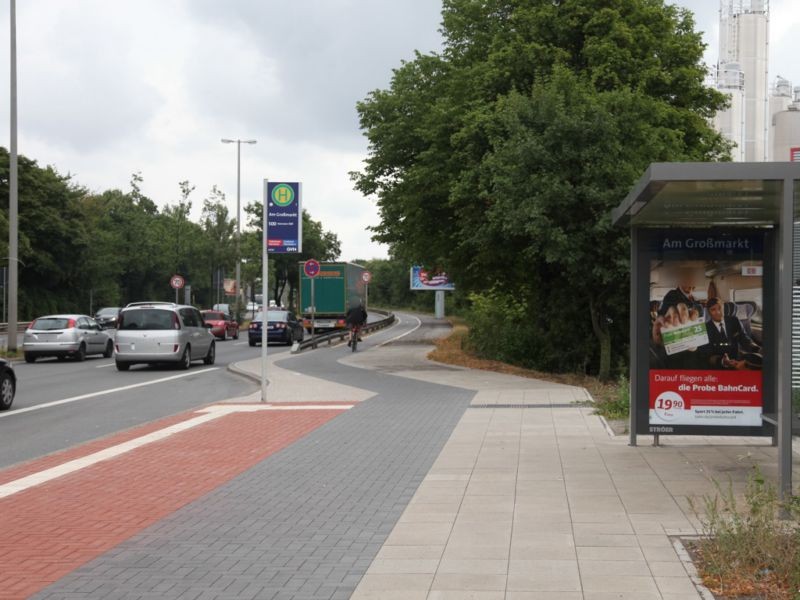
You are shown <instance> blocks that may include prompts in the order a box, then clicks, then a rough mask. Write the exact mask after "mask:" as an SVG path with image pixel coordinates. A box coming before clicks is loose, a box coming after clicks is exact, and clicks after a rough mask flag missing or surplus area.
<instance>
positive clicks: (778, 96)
mask: <svg viewBox="0 0 800 600" xmlns="http://www.w3.org/2000/svg"><path fill="white" fill-rule="evenodd" d="M792 100H793V97H792V82H791V81H789V80H788V79H784V78H783V77H781V76H780V75H779V76H778V77H777V79H776V80H775V84H774V85H773V86H772V91H771V92H770V95H769V138H768V139H769V144H768V145H769V155H768V157H767V159H768V160H770V161H774V160H786V159H785V158H780V159H779V158H776V156H775V152H774V149H775V143H774V141H775V135H776V129H775V127H776V125H775V121H776V120H775V115H777V114H778V113H781V112H783V111H786V110H789V106H790V105H791V104H792Z"/></svg>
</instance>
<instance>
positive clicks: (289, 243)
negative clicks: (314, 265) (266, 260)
mask: <svg viewBox="0 0 800 600" xmlns="http://www.w3.org/2000/svg"><path fill="white" fill-rule="evenodd" d="M301 187H302V186H301V185H300V183H297V182H292V183H282V182H275V181H270V182H268V183H267V190H266V196H267V197H266V198H265V199H264V200H265V202H264V203H265V205H266V206H265V209H266V211H267V235H266V244H267V252H269V253H270V254H287V253H292V252H301V251H302V243H303V217H302V214H303V211H302V208H301Z"/></svg>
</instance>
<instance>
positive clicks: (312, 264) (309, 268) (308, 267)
mask: <svg viewBox="0 0 800 600" xmlns="http://www.w3.org/2000/svg"><path fill="white" fill-rule="evenodd" d="M319 272H320V266H319V261H317V260H314V259H313V258H310V259H308V260H307V261H306V262H305V264H303V273H305V274H306V277H316V276H317V275H319Z"/></svg>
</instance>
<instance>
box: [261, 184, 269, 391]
mask: <svg viewBox="0 0 800 600" xmlns="http://www.w3.org/2000/svg"><path fill="white" fill-rule="evenodd" d="M268 187H269V179H265V180H264V207H263V217H264V219H263V224H262V228H263V235H262V236H261V237H262V239H261V263H262V264H261V402H266V401H267V314H268V312H267V311H268V309H269V296H268V295H267V294H268V291H269V284H268V282H267V277H268V276H269V255H268V254H267V239H268V232H267V204H268V202H269V199H268V198H267V188H268Z"/></svg>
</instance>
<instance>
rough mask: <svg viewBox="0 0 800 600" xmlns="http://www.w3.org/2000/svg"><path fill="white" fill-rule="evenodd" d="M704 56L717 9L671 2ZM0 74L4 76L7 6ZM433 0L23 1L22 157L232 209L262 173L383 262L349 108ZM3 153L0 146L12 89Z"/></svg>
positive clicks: (375, 81) (784, 45)
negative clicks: (185, 184)
mask: <svg viewBox="0 0 800 600" xmlns="http://www.w3.org/2000/svg"><path fill="white" fill-rule="evenodd" d="M678 4H679V5H681V6H685V7H687V8H690V9H692V10H694V11H696V15H697V25H698V28H699V29H700V30H702V31H704V32H705V35H706V41H707V42H708V44H709V50H708V52H707V55H706V60H707V61H708V62H709V64H713V63H714V62H716V45H717V38H718V6H719V4H718V2H717V1H716V0H681V1H680V2H678ZM1 6H2V17H0V27H2V31H3V36H2V39H3V40H5V41H4V42H2V45H0V65H1V67H0V77H2V80H3V81H4V82H8V43H7V42H8V37H7V36H8V2H6V1H4V2H2V5H1ZM771 7H772V8H771V11H772V17H771V36H770V38H771V39H770V42H771V46H770V49H771V52H770V57H771V63H770V81H772V80H773V79H774V77H775V75H778V74H780V75H782V76H784V77H787V78H788V79H790V80H792V81H793V83H794V84H795V85H800V61H798V60H797V54H796V45H797V40H798V39H800V2H798V1H797V0H772V2H771ZM440 8H441V2H440V1H439V0H402V1H398V0H305V1H304V2H277V1H275V0H268V1H265V0H226V1H225V2H219V1H218V0H171V1H168V2H167V1H164V0H69V1H64V0H22V1H19V0H18V2H17V11H18V15H17V29H18V54H19V67H18V68H19V115H20V152H22V153H23V154H26V155H27V156H30V157H32V158H35V159H37V160H38V161H39V163H40V164H42V165H45V164H52V165H54V166H56V167H57V168H58V169H59V171H61V172H63V173H67V172H69V173H72V174H73V175H74V176H75V179H76V181H77V182H79V183H81V184H83V185H86V186H87V187H89V188H90V189H92V190H96V191H101V190H104V189H107V188H112V187H118V188H123V189H128V181H129V180H130V174H131V173H133V172H134V171H141V173H142V176H143V177H144V185H143V189H144V191H145V193H147V194H148V195H149V196H150V197H151V198H153V199H154V200H155V201H156V202H157V203H158V204H160V205H163V204H166V203H172V202H175V201H176V200H177V199H178V197H179V194H178V192H179V190H178V182H179V181H181V180H184V179H188V180H189V181H191V182H192V183H193V184H194V185H195V186H196V188H197V189H196V190H195V193H194V196H193V199H194V210H195V214H199V210H200V207H201V206H202V200H203V198H205V197H206V196H207V195H208V192H209V190H210V189H211V186H212V185H214V184H217V185H218V186H219V187H220V188H221V189H222V190H223V191H224V192H225V193H226V194H227V196H228V206H229V207H230V208H231V211H232V214H234V213H235V207H236V154H235V146H232V145H223V144H221V143H220V141H219V140H220V138H223V137H228V138H237V137H238V138H242V139H247V138H254V139H256V140H258V144H257V145H255V146H243V148H242V205H243V206H244V204H245V203H246V202H248V201H252V200H256V199H260V194H261V191H260V190H261V181H262V180H263V179H264V178H270V179H272V180H276V181H277V180H283V181H295V180H299V181H302V182H303V184H304V202H305V207H306V208H307V209H308V210H309V211H310V212H311V214H312V215H313V217H314V218H315V219H318V220H321V221H322V222H323V224H324V226H325V227H326V228H327V229H331V230H333V231H335V232H336V233H337V234H338V235H339V237H340V239H341V240H342V248H343V256H342V258H344V259H348V260H349V259H354V258H371V257H377V256H385V254H386V248H385V247H382V246H379V245H377V244H374V243H373V242H371V241H370V234H369V232H368V231H366V227H367V226H369V225H371V224H375V223H376V221H377V211H376V209H375V205H374V202H372V201H370V200H368V199H365V198H363V197H361V196H360V194H358V193H357V192H355V191H354V190H353V186H352V182H351V181H350V179H349V176H348V172H349V171H352V170H357V169H359V168H360V165H361V161H362V160H363V157H364V155H365V151H366V144H365V142H364V139H363V136H362V135H361V132H360V131H359V129H358V120H357V116H356V112H355V103H356V102H357V101H358V100H360V99H362V98H364V96H365V95H366V94H367V93H368V92H369V91H370V90H372V89H375V88H378V87H385V86H386V85H387V84H388V82H389V79H390V77H391V69H392V68H393V67H396V66H398V65H399V64H400V61H401V60H403V59H410V58H413V52H414V50H420V51H423V52H427V51H431V50H436V49H437V48H438V47H439V44H440V36H439V34H438V31H437V30H438V27H439V20H440V15H439V11H440ZM2 89H3V90H4V92H3V93H2V94H0V115H2V116H1V117H0V119H1V120H0V144H2V145H4V146H7V145H8V93H7V90H8V86H7V84H6V85H3V86H2Z"/></svg>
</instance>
